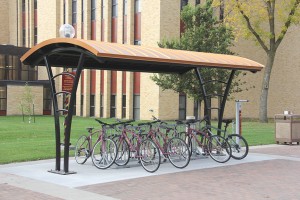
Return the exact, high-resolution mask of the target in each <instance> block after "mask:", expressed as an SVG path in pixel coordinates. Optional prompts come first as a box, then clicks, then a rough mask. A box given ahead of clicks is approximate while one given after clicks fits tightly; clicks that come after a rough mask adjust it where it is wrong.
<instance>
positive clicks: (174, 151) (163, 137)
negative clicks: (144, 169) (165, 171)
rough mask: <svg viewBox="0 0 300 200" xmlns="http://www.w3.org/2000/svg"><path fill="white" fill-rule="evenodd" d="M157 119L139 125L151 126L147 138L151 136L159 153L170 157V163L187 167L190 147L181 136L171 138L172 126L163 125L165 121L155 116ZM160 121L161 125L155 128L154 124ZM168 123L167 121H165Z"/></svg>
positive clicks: (179, 166) (178, 166)
mask: <svg viewBox="0 0 300 200" xmlns="http://www.w3.org/2000/svg"><path fill="white" fill-rule="evenodd" d="M153 118H154V119H155V121H153V122H147V123H141V124H139V126H149V131H148V133H147V138H150V139H151V140H152V141H153V142H154V143H155V144H156V145H157V147H158V148H159V153H160V154H162V155H163V156H164V157H165V158H168V160H169V161H170V163H171V164H172V165H173V166H174V167H176V168H180V169H182V168H185V167H186V166H187V165H188V164H189V162H190V156H189V154H190V152H189V147H188V146H187V144H186V143H185V142H184V140H182V139H181V138H179V137H171V138H169V133H170V131H171V130H172V129H171V128H169V127H167V126H164V125H162V124H163V123H165V122H162V121H161V120H159V119H157V118H155V117H153ZM156 123H159V126H158V127H157V128H156V129H154V128H153V124H156ZM165 124H166V123H165ZM160 129H165V130H166V133H165V134H164V133H162V132H161V131H160Z"/></svg>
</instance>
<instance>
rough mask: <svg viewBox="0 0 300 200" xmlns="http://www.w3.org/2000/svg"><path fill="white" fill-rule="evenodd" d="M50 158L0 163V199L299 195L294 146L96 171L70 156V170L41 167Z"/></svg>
mask: <svg viewBox="0 0 300 200" xmlns="http://www.w3.org/2000/svg"><path fill="white" fill-rule="evenodd" d="M53 168H54V160H43V161H35V162H26V163H16V164H8V165H0V199H1V200H2V199H5V200H6V199H47V200H48V199H49V200H51V199H73V200H74V199H107V200H109V199H152V200H153V199H189V200H190V199H197V200H198V199H228V198H234V199H243V200H247V199H300V192H299V190H298V188H299V187H300V181H299V177H300V170H299V169H300V146H299V145H291V146H288V145H267V146H261V147H251V148H250V153H249V155H248V156H247V157H246V158H245V159H244V160H241V161H238V160H233V159H231V160H229V162H227V163H225V164H219V163H216V162H214V161H213V160H212V159H210V158H200V159H196V160H192V161H191V162H190V164H189V165H188V166H187V167H186V168H185V169H182V170H181V169H176V168H175V167H173V166H172V165H171V164H170V163H165V164H162V165H161V167H160V168H159V170H158V171H157V172H156V173H153V174H151V173H148V172H146V171H145V170H144V169H143V168H142V167H141V166H139V165H138V164H137V163H131V167H129V168H118V167H115V166H113V167H112V168H110V169H107V170H99V169H97V168H95V167H94V166H93V165H92V162H91V161H90V160H89V161H88V162H87V163H86V164H84V165H78V164H77V163H76V162H75V161H74V160H73V159H71V160H70V170H72V171H76V172H77V174H73V175H66V176H63V175H57V174H52V173H49V172H47V171H48V170H51V169H53Z"/></svg>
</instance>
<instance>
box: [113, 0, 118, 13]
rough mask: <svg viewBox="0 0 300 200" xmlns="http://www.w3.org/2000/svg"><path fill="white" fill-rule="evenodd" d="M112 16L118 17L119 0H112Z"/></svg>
mask: <svg viewBox="0 0 300 200" xmlns="http://www.w3.org/2000/svg"><path fill="white" fill-rule="evenodd" d="M112 17H118V1H117V0H112Z"/></svg>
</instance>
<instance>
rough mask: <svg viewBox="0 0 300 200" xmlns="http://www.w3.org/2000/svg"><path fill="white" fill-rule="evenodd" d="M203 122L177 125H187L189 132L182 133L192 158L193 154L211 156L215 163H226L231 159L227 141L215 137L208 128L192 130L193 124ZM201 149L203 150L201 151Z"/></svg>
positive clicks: (186, 122) (178, 122)
mask: <svg viewBox="0 0 300 200" xmlns="http://www.w3.org/2000/svg"><path fill="white" fill-rule="evenodd" d="M202 121H203V120H201V121H200V120H189V121H180V120H176V123H177V124H178V125H179V124H185V125H187V131H185V132H181V133H180V135H181V137H184V138H185V141H186V143H187V144H188V146H189V150H190V157H191V156H192V154H193V153H194V154H197V155H199V154H202V155H209V156H210V157H211V158H212V159H213V160H214V161H216V162H219V163H225V162H227V161H228V160H229V159H230V158H231V148H230V145H229V143H228V142H227V141H226V139H225V138H224V137H222V136H218V135H213V134H212V133H211V132H210V130H209V129H208V128H204V129H202V130H197V129H196V128H192V126H191V125H192V124H195V123H196V122H200V123H201V122H202ZM199 148H201V150H199Z"/></svg>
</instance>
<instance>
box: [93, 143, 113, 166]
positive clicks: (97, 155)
mask: <svg viewBox="0 0 300 200" xmlns="http://www.w3.org/2000/svg"><path fill="white" fill-rule="evenodd" d="M116 158H117V145H116V143H115V141H113V140H112V139H110V138H106V139H104V140H99V141H98V142H97V143H96V144H95V145H94V148H93V153H92V161H93V163H94V165H95V166H96V167H97V168H99V169H107V168H109V167H110V166H111V165H112V164H114V162H115V160H116Z"/></svg>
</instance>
